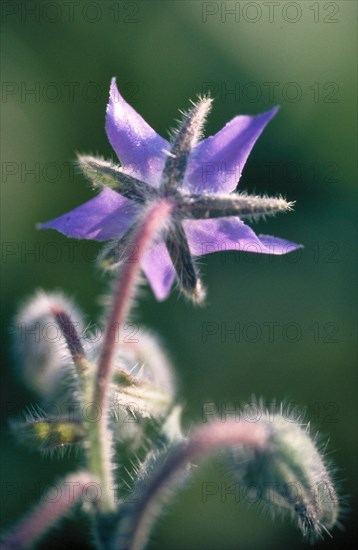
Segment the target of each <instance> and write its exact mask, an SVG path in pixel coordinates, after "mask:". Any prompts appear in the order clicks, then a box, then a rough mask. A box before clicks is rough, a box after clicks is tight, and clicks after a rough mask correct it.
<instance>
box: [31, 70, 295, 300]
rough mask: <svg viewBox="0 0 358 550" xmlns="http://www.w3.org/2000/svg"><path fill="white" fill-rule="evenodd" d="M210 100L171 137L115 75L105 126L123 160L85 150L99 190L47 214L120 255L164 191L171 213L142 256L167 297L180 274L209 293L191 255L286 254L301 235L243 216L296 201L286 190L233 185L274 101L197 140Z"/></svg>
mask: <svg viewBox="0 0 358 550" xmlns="http://www.w3.org/2000/svg"><path fill="white" fill-rule="evenodd" d="M211 103H212V100H211V99H210V98H201V99H200V100H199V101H198V103H197V104H193V105H192V107H191V108H190V110H189V111H188V112H187V113H185V114H184V115H183V120H182V121H181V124H180V126H179V128H178V130H176V131H174V132H173V133H172V135H171V139H170V141H167V140H165V139H163V138H162V137H161V136H159V135H158V134H157V133H156V132H155V131H154V130H153V129H152V128H151V127H150V126H149V125H148V124H147V123H146V122H145V121H144V120H143V118H142V117H141V116H140V115H139V114H138V113H137V112H136V111H135V110H134V109H133V108H132V107H131V106H130V105H129V104H128V103H126V101H125V100H124V99H123V98H122V96H121V95H120V94H119V92H118V89H117V86H116V81H115V79H113V80H112V83H111V89H110V99H109V103H108V106H107V116H106V131H107V135H108V138H109V141H110V143H111V145H112V147H113V149H114V150H115V152H116V154H117V156H118V158H119V159H120V161H121V167H119V166H116V165H114V164H112V163H109V162H106V161H104V160H102V159H96V158H91V157H80V158H79V162H80V165H81V167H82V169H83V171H84V173H85V175H86V176H87V177H88V179H89V180H90V181H91V182H92V184H94V186H95V187H99V188H101V189H102V190H101V192H100V194H99V195H98V196H96V197H95V198H94V199H92V200H90V201H88V202H86V203H85V204H83V205H82V206H79V207H78V208H75V209H74V210H72V211H71V212H69V213H68V214H65V215H63V216H61V217H59V218H56V219H54V220H52V221H49V222H47V223H44V224H42V226H41V227H42V228H52V229H56V230H58V231H61V232H62V233H64V234H65V235H67V236H68V237H75V238H78V239H95V240H98V241H108V240H111V241H112V242H111V244H110V245H109V246H108V247H107V249H106V252H105V254H104V256H103V258H104V260H106V261H107V263H112V264H113V263H116V260H115V258H117V263H118V255H117V253H118V251H120V250H123V248H125V246H126V245H128V243H129V242H130V237H131V234H132V233H131V228H132V226H133V225H134V224H135V223H136V221H137V219H138V218H139V217H140V216H142V214H143V212H144V211H145V207H146V205H147V204H150V203H152V202H153V201H155V200H159V199H160V198H163V197H166V198H170V200H172V201H173V203H174V205H175V209H174V211H173V214H172V219H171V223H170V225H169V226H168V228H167V229H166V230H165V231H163V232H162V234H161V238H160V240H159V241H156V242H155V243H154V244H153V246H152V247H151V249H150V250H148V252H147V254H146V255H145V257H144V259H143V263H142V268H143V271H144V273H145V275H146V277H147V278H148V280H149V282H150V284H151V286H152V288H153V291H154V293H155V295H156V297H157V298H158V299H159V300H163V299H165V298H166V297H167V295H168V294H169V291H170V287H171V285H172V283H173V281H174V279H175V277H177V280H178V283H179V286H180V288H181V289H182V290H183V291H184V292H186V294H187V295H189V296H190V297H191V298H192V299H194V300H196V301H201V299H202V298H203V296H204V293H203V290H202V286H201V283H200V279H199V275H198V271H197V268H196V266H195V263H194V259H193V256H194V257H195V256H201V255H203V254H207V253H211V252H216V251H220V250H223V249H225V250H246V251H251V252H258V253H262V254H286V253H288V252H291V251H292V250H295V249H296V248H299V247H300V245H297V244H294V243H290V242H288V241H286V240H283V239H279V238H276V237H271V236H267V235H258V236H257V235H256V234H255V233H254V231H253V230H252V229H251V228H250V227H249V226H247V225H246V224H245V223H244V222H243V221H242V220H243V219H246V218H247V219H251V220H255V219H258V218H259V217H262V216H266V215H270V214H274V213H276V212H279V211H284V210H290V209H291V206H292V203H288V202H286V201H285V200H284V199H283V198H268V197H255V196H248V195H245V194H238V193H233V191H234V190H235V188H236V185H237V182H238V180H239V179H240V176H241V173H242V169H243V166H244V164H245V162H246V160H247V157H248V155H249V153H250V151H251V149H252V147H253V146H254V144H255V142H256V140H257V139H258V137H259V136H260V134H261V132H262V131H263V129H264V128H265V126H266V124H267V123H268V122H269V121H270V120H271V118H273V116H274V115H275V114H276V112H277V110H278V108H277V107H275V108H274V109H271V110H270V111H267V112H266V113H263V114H260V115H257V116H248V115H241V116H237V117H235V118H234V119H232V120H231V121H230V122H229V123H228V124H226V126H224V128H223V129H222V130H220V131H219V132H218V133H217V134H215V135H214V136H211V137H208V138H206V139H202V140H201V132H202V129H203V126H204V123H205V119H206V115H207V113H208V111H209V110H210V107H211Z"/></svg>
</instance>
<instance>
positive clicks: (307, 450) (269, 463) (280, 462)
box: [232, 413, 339, 539]
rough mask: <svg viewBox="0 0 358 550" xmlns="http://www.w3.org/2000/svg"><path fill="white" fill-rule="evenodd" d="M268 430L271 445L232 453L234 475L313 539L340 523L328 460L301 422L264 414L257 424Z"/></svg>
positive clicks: (287, 417) (241, 448)
mask: <svg viewBox="0 0 358 550" xmlns="http://www.w3.org/2000/svg"><path fill="white" fill-rule="evenodd" d="M257 423H258V424H260V425H262V426H264V427H265V428H266V429H267V433H268V439H267V445H266V446H265V447H262V448H260V449H253V448H249V447H239V448H235V449H233V450H232V458H233V459H234V472H235V474H236V476H237V477H238V478H239V479H240V481H241V482H242V483H243V485H244V486H245V487H246V488H247V489H248V490H252V489H254V490H255V492H257V494H258V495H259V496H260V499H261V501H262V503H263V504H267V505H269V506H271V509H272V510H275V509H276V510H282V511H288V512H290V513H291V516H292V517H293V518H295V519H296V520H297V521H298V526H299V528H300V529H301V530H302V532H303V534H304V535H308V536H309V537H310V538H311V539H315V538H317V536H322V531H326V532H328V531H329V529H331V528H332V527H333V526H334V524H335V523H336V521H337V517H338V514H339V502H338V497H337V494H336V492H335V489H334V486H333V483H332V479H331V476H330V473H329V470H328V467H327V464H326V463H325V460H324V458H323V456H322V455H321V454H320V452H319V450H318V449H317V446H316V444H315V443H314V442H313V440H312V439H311V437H310V436H309V431H308V427H306V428H304V427H303V426H302V424H300V423H299V422H298V421H297V419H296V420H293V419H290V418H289V415H286V416H283V414H275V415H273V416H271V417H270V416H269V414H268V413H264V414H263V415H262V416H261V418H260V419H259V420H258V421H257Z"/></svg>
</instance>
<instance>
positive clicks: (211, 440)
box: [112, 421, 268, 550]
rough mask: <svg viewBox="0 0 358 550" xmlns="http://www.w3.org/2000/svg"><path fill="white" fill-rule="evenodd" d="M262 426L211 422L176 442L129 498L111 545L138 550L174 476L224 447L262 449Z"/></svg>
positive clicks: (263, 441)
mask: <svg viewBox="0 0 358 550" xmlns="http://www.w3.org/2000/svg"><path fill="white" fill-rule="evenodd" d="M267 437H268V435H267V430H265V428H264V427H263V426H259V425H257V424H252V423H250V422H246V421H242V422H240V423H239V424H238V423H237V422H235V421H230V422H226V423H225V424H223V423H222V422H219V421H217V422H213V423H210V424H208V425H206V426H204V427H201V428H198V429H197V430H196V432H194V434H193V435H192V437H191V438H190V439H189V440H188V441H186V442H185V443H180V444H179V445H177V446H176V447H175V448H174V449H173V450H172V451H171V453H170V454H169V456H168V458H167V459H166V460H165V462H164V463H163V464H162V465H161V467H160V468H159V470H157V472H156V473H155V474H154V475H153V477H152V478H151V479H149V480H148V482H146V483H145V484H143V488H142V490H141V491H139V494H138V495H135V497H136V498H133V499H131V502H130V503H129V504H128V505H127V506H128V508H127V510H126V512H125V514H124V517H122V520H121V522H120V525H119V528H118V530H117V533H116V536H115V540H114V541H113V545H112V548H116V549H120V550H141V549H142V548H144V546H145V544H146V541H147V538H148V535H149V533H150V530H151V527H152V525H153V523H154V520H155V518H156V516H157V513H158V510H159V509H160V504H161V500H162V499H163V497H165V495H166V492H167V490H168V488H170V486H171V485H172V483H173V482H174V481H175V478H176V476H177V475H178V474H179V473H180V472H181V471H182V470H183V469H184V468H185V467H186V466H188V465H189V464H190V463H191V462H192V461H194V460H196V459H200V458H204V457H205V456H206V455H207V454H208V453H211V452H214V451H217V450H219V449H222V448H225V447H233V446H237V445H247V446H250V447H255V448H263V447H264V446H265V444H266V441H267Z"/></svg>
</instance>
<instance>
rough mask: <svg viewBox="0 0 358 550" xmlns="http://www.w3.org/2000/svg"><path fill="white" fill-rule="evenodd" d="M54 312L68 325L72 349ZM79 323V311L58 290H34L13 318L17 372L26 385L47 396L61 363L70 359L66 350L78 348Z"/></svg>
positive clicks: (54, 384) (79, 347)
mask: <svg viewBox="0 0 358 550" xmlns="http://www.w3.org/2000/svg"><path fill="white" fill-rule="evenodd" d="M56 315H58V316H59V317H60V318H61V319H60V321H61V322H62V321H63V322H64V324H65V325H66V326H68V327H69V330H68V331H67V332H68V334H69V336H70V339H71V342H70V344H71V348H72V349H69V347H68V346H66V334H65V331H64V330H63V327H61V326H60V324H59V322H58V320H56ZM65 319H67V320H68V323H67V324H66V322H65ZM79 327H81V328H83V321H82V320H81V316H80V314H79V313H78V311H77V309H76V308H75V307H74V306H73V304H72V303H71V302H70V301H69V300H67V298H64V297H63V296H62V294H57V293H49V294H46V293H45V292H43V291H38V292H37V293H36V294H35V296H34V297H33V298H31V299H30V300H29V301H28V302H26V303H25V304H24V306H23V307H22V308H21V310H20V311H19V313H18V315H17V316H16V319H15V329H16V330H15V351H16V354H17V357H18V363H19V372H20V374H21V377H22V379H23V381H24V382H25V384H26V385H27V386H28V387H29V388H30V389H32V390H33V391H35V392H36V393H38V394H40V395H43V396H44V395H47V396H48V395H49V394H51V393H52V391H53V390H54V389H55V388H56V387H57V385H58V382H59V381H60V379H61V378H62V377H63V374H64V371H63V367H64V366H66V365H68V364H71V362H72V361H71V357H70V354H71V353H72V352H73V353H80V350H81V349H82V344H81V341H80V338H79V337H78V335H77V331H76V328H77V329H78V328H79Z"/></svg>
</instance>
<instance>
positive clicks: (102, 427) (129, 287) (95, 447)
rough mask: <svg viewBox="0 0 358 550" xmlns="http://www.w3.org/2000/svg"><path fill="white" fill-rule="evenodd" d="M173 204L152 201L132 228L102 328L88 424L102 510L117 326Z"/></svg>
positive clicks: (106, 502) (108, 500)
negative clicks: (93, 414)
mask: <svg viewBox="0 0 358 550" xmlns="http://www.w3.org/2000/svg"><path fill="white" fill-rule="evenodd" d="M172 209H173V205H172V204H171V203H170V202H169V201H168V200H161V201H158V202H157V203H155V204H154V205H151V206H150V207H149V208H148V210H147V211H146V213H145V217H144V219H143V221H142V223H139V225H138V226H137V228H136V229H135V230H134V232H133V238H132V239H131V242H132V243H133V245H134V255H133V254H132V253H131V257H130V258H129V259H128V260H127V261H126V262H125V263H124V264H123V266H122V269H121V271H120V273H119V277H118V280H117V282H116V288H115V292H114V296H113V301H112V309H111V312H110V316H109V320H108V323H107V326H106V329H105V334H104V342H103V346H102V352H101V355H100V359H99V365H98V370H97V374H96V379H95V385H94V394H93V401H94V405H95V407H96V408H97V411H98V412H99V414H100V418H99V421H98V422H95V423H91V424H89V426H88V427H89V437H90V442H89V449H88V452H89V467H90V470H91V472H92V473H93V474H94V475H96V476H97V477H98V478H99V479H100V480H101V483H102V489H103V498H102V501H101V503H100V504H101V508H102V511H110V510H113V508H114V499H113V496H112V493H111V491H112V490H113V489H114V487H113V481H112V472H111V461H110V456H111V434H110V433H109V431H108V430H107V422H108V386H109V384H110V382H111V379H112V376H113V368H114V361H113V356H114V353H115V351H116V349H117V340H118V338H117V335H118V330H119V329H120V327H121V326H122V325H123V324H124V322H125V320H126V318H127V315H128V312H129V310H130V306H131V302H132V298H133V295H134V290H135V287H136V285H137V282H138V278H139V274H140V268H141V260H142V258H143V256H144V254H145V253H146V251H147V250H148V248H149V246H150V245H151V243H152V241H153V239H154V238H155V236H156V235H157V233H158V232H159V231H160V230H161V229H162V228H163V226H164V225H165V223H166V222H167V221H168V217H169V215H170V213H171V211H172Z"/></svg>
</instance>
